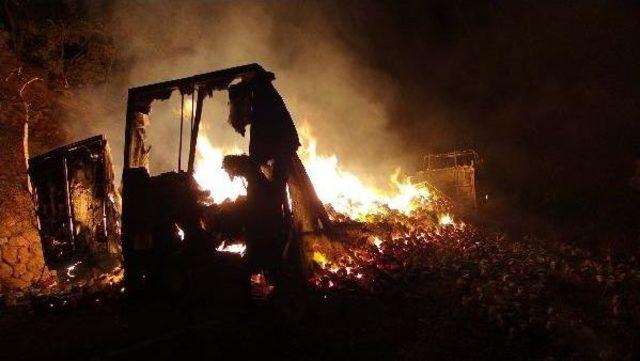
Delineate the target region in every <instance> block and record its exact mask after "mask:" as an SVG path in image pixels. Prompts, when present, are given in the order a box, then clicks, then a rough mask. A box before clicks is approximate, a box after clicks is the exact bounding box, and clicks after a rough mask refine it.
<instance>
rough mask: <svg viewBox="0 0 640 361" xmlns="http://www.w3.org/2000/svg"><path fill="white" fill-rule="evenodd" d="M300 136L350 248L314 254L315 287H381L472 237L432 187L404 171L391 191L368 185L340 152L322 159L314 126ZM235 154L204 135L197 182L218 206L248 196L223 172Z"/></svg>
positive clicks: (228, 248)
mask: <svg viewBox="0 0 640 361" xmlns="http://www.w3.org/2000/svg"><path fill="white" fill-rule="evenodd" d="M299 133H300V138H301V139H300V140H301V143H302V146H301V148H300V150H299V151H298V154H299V156H300V158H301V159H302V161H303V163H304V165H305V168H306V170H307V172H308V174H309V177H310V178H311V181H312V183H313V185H314V188H315V190H316V192H317V194H318V197H319V198H320V200H321V201H322V202H323V203H324V204H325V207H326V208H327V210H328V212H329V216H330V218H331V219H332V220H333V221H334V222H335V224H334V226H335V228H336V234H335V235H334V237H337V238H339V239H338V240H339V241H341V243H342V244H343V245H344V247H343V251H342V252H340V254H325V253H323V252H322V251H320V250H317V251H315V252H314V254H313V260H314V262H315V265H316V271H315V272H314V274H313V276H312V277H311V279H310V282H311V283H312V284H313V285H315V286H317V287H319V288H323V289H324V288H334V287H364V288H371V287H375V282H376V278H377V274H378V273H380V272H387V271H391V270H400V269H401V268H403V267H404V266H406V264H407V261H408V260H410V259H412V258H415V257H416V256H417V255H419V254H420V253H421V252H423V251H424V249H425V248H428V247H429V245H430V244H432V243H433V242H439V240H440V239H442V238H443V237H458V236H460V234H461V233H464V232H466V226H465V225H464V224H463V223H458V222H456V221H454V218H453V216H452V215H451V213H450V212H451V205H450V204H449V203H448V202H446V201H445V200H444V198H443V197H441V196H439V195H438V193H437V191H436V190H435V189H433V188H432V187H431V186H430V185H429V184H426V183H412V182H411V181H410V180H409V179H408V178H406V177H405V178H402V177H401V175H400V169H398V170H396V172H394V173H393V174H392V175H391V176H390V177H389V187H388V190H387V191H383V190H380V189H378V188H376V187H374V186H371V185H367V184H365V182H363V181H362V180H361V179H360V178H359V177H358V176H356V175H355V174H353V173H351V172H349V171H347V170H345V169H343V168H342V167H341V165H340V163H339V161H338V157H337V156H336V155H331V156H325V155H320V154H318V152H317V141H316V139H315V138H314V137H313V135H312V133H311V131H310V128H308V127H302V128H301V130H300V132H299ZM234 153H239V149H221V148H215V147H214V146H213V145H212V143H211V142H210V141H209V139H207V137H206V136H205V135H203V134H201V135H200V136H199V139H198V149H197V158H196V169H195V174H194V178H195V179H196V181H197V182H198V184H199V185H200V186H201V187H202V188H203V189H205V190H208V191H210V194H211V198H212V199H213V201H214V202H215V203H221V202H223V201H225V200H227V199H228V200H235V199H237V198H238V197H239V196H241V195H245V194H246V184H245V182H244V180H243V179H241V178H233V179H232V178H230V177H229V176H228V174H227V173H226V172H225V171H224V170H223V169H222V159H223V156H224V154H234ZM244 249H245V248H244V245H239V244H236V245H224V244H223V245H221V246H220V247H218V249H217V250H218V251H222V252H235V253H239V254H243V253H244Z"/></svg>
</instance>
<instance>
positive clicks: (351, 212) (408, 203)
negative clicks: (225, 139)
mask: <svg viewBox="0 0 640 361" xmlns="http://www.w3.org/2000/svg"><path fill="white" fill-rule="evenodd" d="M299 134H300V141H301V143H302V146H301V148H300V150H299V151H298V155H299V156H300V158H301V159H302V162H303V163H304V166H305V168H306V170H307V173H308V174H309V177H310V178H311V181H312V183H313V186H314V188H315V190H316V192H317V194H318V197H319V198H320V200H321V201H322V202H323V203H324V204H325V205H328V206H331V207H332V208H333V209H334V210H335V211H336V212H338V213H340V214H343V215H346V216H348V217H349V218H351V219H354V220H364V219H365V218H366V217H367V216H370V215H374V214H380V213H384V212H386V211H387V210H389V209H391V210H397V211H399V212H402V213H404V214H410V213H411V211H413V210H414V209H416V207H419V206H421V205H425V204H426V203H428V202H429V200H430V198H431V192H430V190H429V188H427V187H426V186H425V185H423V184H413V183H411V182H410V181H409V180H408V179H404V180H402V179H401V177H400V169H398V170H396V172H394V173H393V174H392V175H391V176H390V177H389V189H390V191H387V192H384V191H382V190H380V189H378V188H376V187H374V186H372V185H367V184H365V183H364V182H363V181H362V180H361V179H360V178H359V177H358V176H356V175H354V174H353V173H351V172H349V171H346V170H344V169H343V168H342V167H341V165H340V163H339V162H338V157H337V156H336V155H335V154H334V155H330V156H327V155H320V154H318V153H317V144H318V143H317V141H316V139H315V138H314V137H313V135H312V133H311V131H310V128H308V127H303V128H301V130H300V132H299ZM238 153H241V151H240V149H239V148H234V149H222V148H216V147H214V146H213V145H212V143H211V142H210V141H209V139H208V138H207V137H206V135H203V134H202V133H201V134H200V135H199V137H198V148H197V158H196V164H195V173H194V178H195V180H196V181H197V182H198V184H199V185H200V186H201V187H202V188H203V189H205V190H208V191H209V192H210V194H211V197H212V199H213V201H214V202H215V203H222V202H223V201H224V200H226V199H229V200H232V201H233V200H235V199H236V198H238V197H239V196H241V195H245V194H246V183H245V181H244V180H243V179H242V178H239V177H236V178H233V179H231V178H230V177H229V175H228V174H227V173H226V172H225V171H224V170H223V169H222V159H223V157H224V155H225V154H238Z"/></svg>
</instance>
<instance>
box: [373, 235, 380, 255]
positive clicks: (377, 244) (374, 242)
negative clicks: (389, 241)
mask: <svg viewBox="0 0 640 361" xmlns="http://www.w3.org/2000/svg"><path fill="white" fill-rule="evenodd" d="M373 245H374V246H376V248H377V249H378V251H380V252H382V248H381V247H382V240H381V239H380V238H378V237H373Z"/></svg>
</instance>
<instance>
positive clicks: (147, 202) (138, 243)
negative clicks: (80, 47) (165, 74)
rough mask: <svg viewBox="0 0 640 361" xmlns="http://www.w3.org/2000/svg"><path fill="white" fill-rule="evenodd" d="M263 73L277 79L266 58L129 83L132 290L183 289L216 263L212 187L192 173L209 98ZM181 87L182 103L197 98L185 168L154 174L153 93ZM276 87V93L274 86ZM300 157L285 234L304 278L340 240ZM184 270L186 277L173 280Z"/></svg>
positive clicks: (125, 197) (126, 239) (128, 260)
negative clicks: (149, 131) (208, 221)
mask: <svg viewBox="0 0 640 361" xmlns="http://www.w3.org/2000/svg"><path fill="white" fill-rule="evenodd" d="M256 77H261V79H266V80H267V81H268V82H269V84H270V82H271V80H274V79H275V76H274V74H273V73H270V72H267V71H265V70H264V69H263V68H262V67H261V66H260V65H258V64H249V65H243V66H238V67H233V68H229V69H224V70H220V71H214V72H211V73H206V74H200V75H195V76H192V77H188V78H183V79H177V80H171V81H166V82H161V83H157V84H150V85H146V86H141V87H136V88H132V89H129V92H128V101H127V114H126V129H125V149H124V168H123V174H122V204H123V209H122V248H123V256H124V266H125V267H124V268H125V280H126V283H127V285H128V287H129V288H130V289H140V288H141V287H142V286H145V288H146V287H147V286H151V287H154V286H157V287H161V288H166V287H167V286H168V287H177V288H178V289H179V288H180V287H181V286H180V284H184V282H183V281H184V280H185V279H190V277H191V275H194V274H203V273H205V272H202V270H204V269H206V268H207V267H209V266H210V264H211V260H212V256H211V255H212V253H213V250H214V249H215V244H214V242H213V241H212V237H211V233H210V232H209V233H207V230H206V228H207V227H203V213H206V212H207V208H206V207H207V206H206V205H203V204H204V203H203V202H202V200H203V198H205V197H206V194H203V193H205V192H202V191H201V190H200V188H199V186H198V185H197V184H196V182H195V180H194V178H193V173H194V163H195V156H196V147H197V140H198V132H199V128H200V124H201V120H202V109H203V103H204V100H205V98H206V97H207V96H213V93H214V92H215V91H224V90H229V88H230V86H232V83H234V81H240V82H248V81H247V79H253V78H256ZM175 91H178V92H179V93H180V96H181V97H182V106H183V109H184V97H189V96H190V97H191V99H192V104H195V106H192V107H191V113H192V116H191V118H190V121H189V124H184V123H185V121H184V120H185V117H184V116H181V118H180V122H181V123H180V135H179V136H180V149H179V154H178V157H177V158H178V170H177V172H168V173H163V174H160V175H157V176H151V175H150V174H149V170H148V160H149V156H150V147H148V146H147V144H145V141H146V127H147V125H149V120H148V115H149V114H150V110H151V105H152V103H153V101H154V100H166V99H169V98H170V97H171V95H172V93H173V92H175ZM274 93H275V94H276V95H277V92H275V90H274ZM278 98H279V96H278ZM283 106H284V105H283ZM285 111H286V109H285ZM287 115H288V113H287ZM156 126H158V125H157V124H156ZM252 128H253V126H252ZM185 130H188V131H189V139H188V144H189V145H188V154H187V159H186V169H183V158H182V147H183V145H182V143H183V132H184V131H185ZM236 130H238V129H236ZM276 131H277V130H276ZM241 133H242V132H241ZM294 133H295V128H294ZM296 137H297V136H296ZM250 141H253V139H250ZM250 147H251V145H250ZM293 158H294V160H293V162H292V163H293V166H292V167H291V171H290V174H291V175H290V176H289V177H288V180H287V187H288V188H287V189H288V191H289V192H288V193H289V203H290V204H291V207H290V208H291V209H289V210H288V212H289V215H290V222H289V223H287V224H288V226H287V227H286V228H287V232H284V234H283V236H282V237H283V247H282V255H283V259H287V261H286V262H287V263H289V264H290V265H293V268H295V269H296V271H297V272H296V273H297V274H299V275H301V276H303V277H304V276H305V275H307V274H308V271H309V270H310V269H309V268H310V267H312V261H311V259H312V256H311V255H312V253H313V251H314V250H315V249H318V247H322V248H323V249H324V251H325V252H327V248H330V247H332V244H333V242H331V241H329V237H328V236H327V232H328V229H329V221H328V217H327V214H326V211H325V210H324V208H323V206H322V204H321V203H320V201H319V199H318V198H317V196H316V194H315V191H314V189H313V186H312V184H311V181H310V180H309V178H308V176H307V174H306V171H305V170H304V167H303V166H302V163H301V162H300V160H299V158H297V156H295V153H294V156H293ZM214 213H216V212H214ZM231 213H232V212H231ZM258 221H260V220H258ZM298 271H299V272H298ZM169 273H170V274H171V275H169ZM180 273H182V276H184V277H178V280H175V279H174V281H175V282H172V281H171V279H172V278H174V276H175V275H176V274H178V275H179V274H180ZM172 275H173V276H172Z"/></svg>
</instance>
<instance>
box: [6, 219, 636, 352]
mask: <svg viewBox="0 0 640 361" xmlns="http://www.w3.org/2000/svg"><path fill="white" fill-rule="evenodd" d="M451 232H455V231H453V230H451ZM480 234H483V233H482V232H480ZM476 236H477V235H476ZM480 239H481V240H482V242H478V238H475V236H474V237H471V236H469V237H460V234H456V237H443V238H442V242H440V243H438V244H431V245H429V246H428V247H426V248H421V249H420V250H419V252H418V253H419V259H418V261H419V262H418V263H414V264H412V265H411V266H410V267H407V268H405V269H403V270H402V272H382V273H380V274H379V275H378V277H379V278H378V279H377V281H376V282H377V283H378V285H377V286H376V287H375V291H366V290H328V291H319V290H317V289H316V290H314V291H311V292H308V293H304V294H299V295H297V296H296V297H295V298H293V299H291V298H288V297H284V298H279V299H277V300H276V301H274V302H273V303H270V304H252V303H246V302H243V301H242V300H243V297H242V296H241V294H242V288H241V287H240V285H239V284H238V283H233V282H229V280H230V279H226V280H225V278H224V277H222V276H221V277H222V278H221V277H218V278H212V279H211V282H210V287H204V288H205V289H206V290H204V292H203V293H200V294H199V295H198V296H197V297H188V296H187V297H178V298H172V297H171V296H169V295H168V294H166V295H165V294H161V295H153V296H149V297H148V299H147V300H141V299H135V298H134V299H132V298H127V297H119V298H115V299H106V298H102V299H101V300H100V302H99V303H98V304H95V303H94V302H93V301H92V300H91V299H88V300H84V301H83V302H84V303H83V304H79V305H77V306H75V307H73V308H72V309H69V310H66V311H59V310H56V311H48V310H47V309H46V305H44V306H45V307H44V308H42V307H36V308H32V307H31V306H29V305H24V306H22V307H16V308H10V309H6V310H4V311H3V312H2V313H0V325H1V327H0V340H2V341H1V344H0V349H2V350H3V353H4V354H6V355H7V356H9V359H83V360H84V359H98V360H102V359H105V360H117V359H123V360H124V359H132V358H139V357H144V358H147V359H176V358H178V357H180V358H185V359H193V358H196V357H197V358H233V359H249V358H251V359H256V358H268V359H271V358H276V359H317V360H326V359H335V360H340V359H376V360H464V359H467V360H496V359H505V360H513V359H526V360H531V359H534V360H564V359H579V360H620V359H622V360H624V359H633V358H634V355H637V354H638V346H636V345H637V344H638V335H637V332H636V331H635V330H637V325H638V320H639V319H640V317H639V316H640V312H639V310H640V307H638V305H639V301H640V297H638V296H639V294H640V293H639V292H638V289H639V287H638V284H639V282H640V267H639V266H638V262H637V259H636V257H635V256H634V255H631V254H624V255H608V256H598V255H594V254H591V253H589V252H586V251H584V250H581V249H579V248H577V247H573V246H567V245H562V246H558V245H556V243H551V244H550V243H548V242H545V241H543V240H539V239H535V238H533V237H528V238H523V239H517V240H514V239H510V238H509V237H508V236H506V235H502V234H492V235H491V236H481V238H480ZM459 240H461V241H459ZM389 247H391V246H389ZM385 250H387V251H389V253H390V252H391V251H392V250H391V248H386V249H385Z"/></svg>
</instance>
